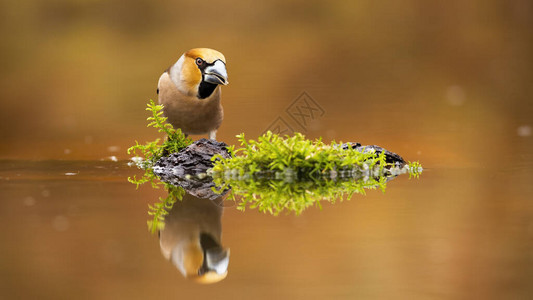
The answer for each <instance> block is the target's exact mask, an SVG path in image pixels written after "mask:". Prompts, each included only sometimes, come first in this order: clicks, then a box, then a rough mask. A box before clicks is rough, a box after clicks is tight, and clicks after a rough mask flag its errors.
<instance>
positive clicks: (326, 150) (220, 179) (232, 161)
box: [210, 132, 422, 215]
mask: <svg viewBox="0 0 533 300" xmlns="http://www.w3.org/2000/svg"><path fill="white" fill-rule="evenodd" d="M238 138H239V141H240V143H241V148H238V149H237V150H234V151H233V152H234V154H236V157H233V158H222V157H221V156H219V155H218V156H215V157H213V160H214V166H213V168H212V169H211V171H210V174H211V176H213V178H214V181H215V183H216V184H217V186H220V190H224V189H226V188H231V189H232V193H231V194H230V197H231V199H233V200H235V201H237V202H238V208H239V209H240V210H244V209H245V208H246V207H250V208H258V209H259V211H262V212H269V213H271V214H274V215H277V214H279V213H280V212H282V211H284V210H287V211H293V212H295V213H296V214H299V213H301V212H302V211H303V210H304V209H305V208H307V207H309V206H313V205H315V206H318V207H320V206H321V205H320V201H323V200H326V201H329V202H335V201H336V199H343V198H344V197H346V196H347V197H351V196H352V195H353V194H354V193H358V194H365V189H376V188H379V189H381V190H382V191H383V192H384V191H385V188H386V182H387V180H388V179H390V178H391V177H394V176H397V175H400V174H403V173H409V174H410V175H412V176H415V177H418V175H419V174H420V172H422V169H421V166H420V164H419V163H418V162H415V163H408V164H406V165H405V166H399V165H396V164H394V163H387V162H386V156H385V153H384V152H381V153H379V154H378V153H376V152H374V151H368V152H366V151H365V152H361V151H360V150H357V149H352V148H351V147H345V148H348V149H345V148H343V144H342V143H335V142H333V143H331V144H324V143H323V142H322V141H321V140H320V139H318V140H315V141H310V140H308V139H306V138H305V136H304V135H302V134H300V133H296V134H295V135H294V136H286V137H280V136H279V135H276V134H273V133H272V132H267V133H266V134H264V135H262V136H260V137H259V138H258V139H257V141H255V140H246V139H245V137H244V135H243V134H241V135H239V136H238Z"/></svg>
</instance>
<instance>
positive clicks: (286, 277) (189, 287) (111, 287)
mask: <svg viewBox="0 0 533 300" xmlns="http://www.w3.org/2000/svg"><path fill="white" fill-rule="evenodd" d="M529 158H531V156H529ZM517 163H518V162H517ZM0 172H1V173H0V191H1V192H0V196H1V199H2V201H1V205H2V209H1V213H0V214H1V215H0V216H1V217H0V222H1V225H2V226H3V228H5V231H4V234H3V237H2V239H1V243H2V249H3V259H2V268H1V271H0V272H1V273H0V276H2V278H4V280H3V281H2V296H3V298H6V299H12V298H65V299H66V298H75V297H79V296H80V295H82V296H83V297H84V298H95V299H116V298H135V299H140V298H159V297H163V298H167V297H178V296H179V297H195V298H196V297H215V298H234V299H235V298H236V299H239V298H248V297H250V295H251V294H253V295H254V297H255V298H261V299H271V298H273V297H277V298H283V299H287V298H315V297H319V298H327V297H338V298H356V297H363V298H411V297H415V298H421V299H422V298H437V299H438V298H482V299H502V298H520V297H526V296H527V295H531V293H532V292H533V288H532V286H531V284H530V281H531V278H532V276H533V266H532V258H533V256H532V253H533V252H532V246H533V218H532V217H533V205H531V195H532V193H531V192H532V188H531V179H532V175H533V174H532V172H531V168H530V167H518V166H517V167H514V168H502V166H499V167H497V168H496V167H492V166H487V167H477V168H429V169H426V170H425V171H424V173H423V174H422V176H421V178H420V179H419V180H416V179H411V180H409V179H408V178H407V176H401V177H399V178H396V179H395V180H393V181H391V182H390V183H389V185H388V189H387V191H386V193H385V194H383V193H381V192H380V191H369V192H368V194H367V195H366V196H355V197H353V198H352V199H351V200H350V201H344V202H342V203H337V204H335V205H328V204H325V205H324V207H323V209H322V210H321V211H320V210H318V209H313V208H311V209H308V210H307V211H305V212H304V213H303V214H302V215H301V216H294V215H290V214H289V215H282V216H278V217H272V216H270V215H264V214H261V213H258V212H257V211H254V210H247V211H246V212H244V213H243V212H239V211H237V210H236V209H235V208H234V207H226V208H225V209H224V212H223V217H222V244H223V245H224V246H225V247H229V248H230V249H231V258H230V264H229V273H228V276H227V278H226V279H225V280H223V281H222V282H219V283H217V284H214V285H211V286H205V285H199V284H197V283H194V282H191V281H188V280H186V279H184V278H183V277H182V275H181V274H180V273H179V272H178V270H177V269H176V268H175V267H174V266H173V265H172V264H171V263H170V262H169V261H168V260H166V259H165V258H164V257H163V255H162V254H161V250H160V246H159V239H158V237H157V236H152V235H151V234H150V233H149V232H148V230H147V226H146V221H147V219H148V216H147V204H149V203H153V202H155V201H156V200H157V197H158V196H160V195H162V192H159V191H154V190H152V189H151V188H149V187H143V188H141V189H140V190H135V187H134V186H133V185H131V184H130V183H128V182H126V180H125V179H126V177H127V176H128V175H131V174H132V173H136V172H137V171H136V170H135V169H132V168H130V167H128V166H127V165H126V163H125V162H108V161H39V162H32V161H12V160H11V161H10V160H6V161H2V162H1V163H0Z"/></svg>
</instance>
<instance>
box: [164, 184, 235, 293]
mask: <svg viewBox="0 0 533 300" xmlns="http://www.w3.org/2000/svg"><path fill="white" fill-rule="evenodd" d="M222 201H223V200H222V197H219V198H217V199H214V200H210V199H207V198H199V197H197V196H193V195H190V194H188V193H185V195H184V196H183V198H182V199H181V201H177V202H176V203H175V204H174V206H173V207H172V208H171V209H170V211H169V213H168V215H166V216H165V226H164V227H163V228H162V229H161V230H160V231H159V246H160V248H161V254H163V256H164V257H165V258H166V259H168V260H169V261H171V262H172V264H174V266H175V267H176V268H177V269H178V270H179V271H180V272H181V273H182V275H183V276H184V277H185V278H187V279H191V280H193V281H195V282H198V283H205V284H210V283H215V282H218V281H221V280H223V279H224V278H226V276H227V274H228V265H229V256H230V250H229V248H224V247H222V245H221V236H222V222H221V217H222V205H221V202H222Z"/></svg>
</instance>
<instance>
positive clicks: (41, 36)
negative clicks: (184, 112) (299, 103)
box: [0, 0, 533, 164]
mask: <svg viewBox="0 0 533 300" xmlns="http://www.w3.org/2000/svg"><path fill="white" fill-rule="evenodd" d="M532 10H533V8H532V4H531V2H530V1H525V0H516V1H468V3H463V1H446V2H445V1H436V2H432V3H427V2H426V1H402V2H396V1H385V2H380V3H375V2H374V1H352V2H346V1H269V2H266V3H256V2H252V1H249V2H248V1H241V0H239V1H230V2H214V3H209V4H208V3H197V2H194V1H158V2H157V3H154V2H152V1H144V0H133V1H99V0H69V1H61V0H52V1H44V2H43V1H32V0H26V1H2V2H1V7H0V19H1V21H0V22H1V23H0V24H1V26H0V28H1V29H0V30H1V35H2V42H1V48H0V53H1V58H0V60H1V65H2V68H1V70H0V99H1V110H0V114H1V115H0V122H1V123H0V128H1V129H0V130H1V131H0V135H1V136H2V141H3V142H2V143H1V146H0V147H1V148H0V157H7V158H30V159H46V158H58V159H98V158H103V157H107V156H109V155H115V156H118V157H119V158H126V157H127V156H126V154H125V149H126V148H127V147H128V146H129V145H131V144H132V143H133V142H134V140H136V139H137V140H139V141H145V140H151V139H153V138H154V136H157V135H156V134H155V132H154V131H153V130H152V129H148V128H145V124H146V122H145V118H146V116H147V114H146V112H145V111H144V108H145V105H146V103H147V101H148V100H149V99H151V98H153V99H156V96H157V95H156V93H155V91H156V85H157V80H158V78H159V76H160V74H161V73H162V71H163V70H165V69H166V68H167V67H168V66H169V65H170V64H172V63H173V62H174V61H175V60H177V58H178V57H179V56H180V55H181V54H182V53H183V52H184V51H186V50H188V49H190V48H193V47H211V48H215V49H218V50H220V51H221V52H223V53H224V54H225V56H226V57H227V59H228V70H229V76H230V83H231V84H230V85H229V86H227V87H224V89H223V93H224V94H223V104H224V109H225V113H226V120H225V122H224V123H223V125H222V127H221V128H220V131H219V137H220V138H219V139H221V140H224V141H227V142H228V143H231V142H234V136H235V135H236V134H238V133H241V132H245V133H246V134H248V135H249V136H250V137H254V136H257V135H259V134H261V133H262V132H263V131H264V130H265V128H267V127H268V126H269V125H270V124H271V123H272V122H273V121H274V120H275V119H276V117H278V116H280V115H282V114H283V112H284V110H285V109H286V107H287V106H288V104H290V103H291V102H292V101H293V100H294V99H295V98H296V97H297V96H298V95H299V94H300V93H301V92H302V91H306V92H308V93H309V94H310V95H311V96H312V97H313V98H314V99H315V100H316V101H317V102H318V103H319V104H320V105H321V106H322V107H323V108H324V110H325V114H324V116H323V117H322V118H320V119H319V120H317V122H315V124H314V126H312V127H310V128H308V130H307V131H306V132H305V133H306V134H307V135H308V136H309V137H318V136H323V137H324V139H325V140H332V139H336V140H343V141H360V142H362V143H371V144H380V145H383V146H388V145H392V146H394V147H396V149H397V151H399V152H402V153H406V151H409V149H414V148H417V149H415V152H416V151H420V152H422V153H421V154H420V155H422V156H421V157H420V158H424V160H426V159H430V158H431V157H424V155H425V154H426V153H427V152H428V151H422V150H430V151H432V152H433V153H434V151H438V152H439V153H441V154H442V155H443V156H442V157H438V160H436V161H434V162H435V163H438V162H441V161H442V159H443V158H445V159H446V162H447V163H448V162H449V161H451V160H455V159H457V160H460V159H461V158H462V157H457V156H455V154H453V152H456V151H450V149H451V148H453V147H457V148H455V149H453V150H459V149H461V148H462V147H463V146H464V144H465V143H466V144H471V145H473V144H476V145H479V147H478V148H479V151H480V152H482V153H481V154H483V153H484V152H485V150H486V149H487V148H488V147H494V146H495V145H497V144H501V143H505V142H506V141H507V140H506V138H505V137H503V136H506V135H511V136H515V135H516V131H517V130H518V129H519V128H520V126H524V125H527V126H531V116H532V115H533V108H532V107H533V105H531V103H532V99H531V95H532V89H533V85H532V84H531V82H532V80H533V67H532V66H533V55H532V53H533V48H532V47H533V34H532V28H533V17H532V15H533V12H532ZM296 127H297V126H296ZM529 130H530V129H529ZM526 131H527V128H526ZM489 136H490V137H492V139H488V138H487V137H489ZM500 138H502V139H503V140H501V139H500ZM402 145H406V147H405V148H398V147H402ZM413 145H416V147H414V148H413V147H411V146H413ZM514 146H516V145H514ZM514 146H513V147H514ZM109 147H111V148H109ZM389 147H390V146H389ZM109 150H111V151H109ZM491 151H492V150H491ZM110 152H113V153H110ZM459 152H460V151H459ZM406 154H411V153H406ZM414 154H415V155H416V153H414ZM461 154H465V155H467V154H466V153H461ZM479 155H480V153H476V154H475V155H473V156H469V157H468V158H475V157H478V156H479ZM410 157H412V159H413V160H414V159H418V157H416V156H415V157H413V156H410ZM432 157H433V156H432ZM426 161H427V160H426ZM431 162H433V161H431ZM458 162H459V163H461V164H462V163H465V162H466V160H461V161H458Z"/></svg>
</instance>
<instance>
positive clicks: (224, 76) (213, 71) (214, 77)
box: [204, 60, 229, 85]
mask: <svg viewBox="0 0 533 300" xmlns="http://www.w3.org/2000/svg"><path fill="white" fill-rule="evenodd" d="M204 75H205V77H204V81H206V82H209V83H214V84H223V85H227V84H228V83H229V82H228V72H227V71H226V64H224V63H223V62H222V61H221V60H217V61H215V63H214V64H213V65H212V66H207V67H206V68H205V70H204Z"/></svg>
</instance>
